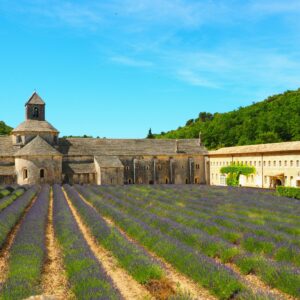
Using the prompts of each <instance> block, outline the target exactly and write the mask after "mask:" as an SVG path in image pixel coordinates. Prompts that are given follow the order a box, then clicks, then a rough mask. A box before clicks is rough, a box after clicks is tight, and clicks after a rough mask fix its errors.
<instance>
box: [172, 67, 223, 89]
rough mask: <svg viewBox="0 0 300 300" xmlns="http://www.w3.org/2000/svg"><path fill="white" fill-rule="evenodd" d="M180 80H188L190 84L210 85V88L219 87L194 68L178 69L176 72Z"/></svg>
mask: <svg viewBox="0 0 300 300" xmlns="http://www.w3.org/2000/svg"><path fill="white" fill-rule="evenodd" d="M175 75H176V77H177V78H178V79H179V80H182V81H184V82H187V83H188V84H190V85H194V86H200V87H208V88H218V85H217V84H216V83H214V82H212V81H210V80H208V79H206V78H204V77H202V76H201V75H199V74H196V73H195V72H194V71H192V70H178V71H177V74H175Z"/></svg>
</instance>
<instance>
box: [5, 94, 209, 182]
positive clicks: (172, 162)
mask: <svg viewBox="0 0 300 300" xmlns="http://www.w3.org/2000/svg"><path fill="white" fill-rule="evenodd" d="M25 110H26V113H25V116H26V120H25V121H24V122H23V123H21V124H20V125H19V126H18V127H17V128H15V129H14V130H13V131H12V134H11V136H2V137H0V184H11V183H18V184H21V185H24V184H34V183H50V184H52V183H70V184H74V183H93V184H134V183H135V184H189V183H193V184H194V183H195V184H200V183H202V184H204V183H205V182H206V177H205V167H204V164H205V162H204V160H205V155H207V151H206V149H205V148H204V147H203V146H202V145H201V141H200V140H199V139H188V140H152V139H93V138H59V132H58V130H57V129H55V128H54V127H53V126H52V125H51V124H50V123H49V122H47V121H46V119H45V112H46V110H45V103H44V101H43V100H42V99H41V98H40V97H39V95H38V94H37V93H34V94H33V95H32V96H31V98H30V99H29V100H28V102H27V103H26V104H25Z"/></svg>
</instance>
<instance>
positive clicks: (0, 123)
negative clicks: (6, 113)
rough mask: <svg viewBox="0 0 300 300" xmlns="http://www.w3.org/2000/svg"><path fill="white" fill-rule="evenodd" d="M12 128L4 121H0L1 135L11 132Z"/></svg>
mask: <svg viewBox="0 0 300 300" xmlns="http://www.w3.org/2000/svg"><path fill="white" fill-rule="evenodd" d="M11 131H12V128H11V127H9V126H7V125H6V124H5V123H4V122H3V121H0V135H7V134H10V133H11Z"/></svg>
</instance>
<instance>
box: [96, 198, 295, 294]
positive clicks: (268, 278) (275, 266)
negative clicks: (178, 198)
mask: <svg viewBox="0 0 300 300" xmlns="http://www.w3.org/2000/svg"><path fill="white" fill-rule="evenodd" d="M103 201H104V202H105V203H107V204H108V205H111V206H112V207H114V208H115V209H121V210H122V212H123V213H124V214H127V215H128V217H129V218H130V217H132V216H135V217H136V218H137V219H138V220H139V221H143V222H146V224H147V225H148V226H150V227H151V228H154V229H156V230H162V231H164V233H165V234H166V235H167V236H169V237H170V236H171V237H172V238H175V239H177V240H179V241H180V242H182V243H185V244H187V245H189V246H190V247H191V249H193V251H194V252H196V253H197V252H198V251H199V250H200V251H201V252H203V251H205V252H204V253H206V254H207V255H211V256H214V255H215V254H216V253H218V251H220V252H219V253H222V254H219V255H221V257H222V258H223V259H224V260H225V259H228V258H231V259H232V260H233V261H234V262H235V264H236V265H238V266H239V267H240V268H241V270H243V269H246V267H245V265H247V264H250V265H251V267H249V269H248V272H252V271H254V270H255V271H256V274H257V275H258V276H259V277H260V278H261V279H262V280H263V281H265V282H266V283H268V284H270V285H271V286H276V287H277V288H279V289H282V290H283V291H285V292H287V293H289V294H291V295H297V294H298V290H297V288H296V287H297V286H300V275H299V273H298V271H295V272H294V270H293V269H290V268H289V266H287V265H286V264H282V263H275V262H272V261H269V260H267V259H264V258H263V257H260V256H259V257H258V258H259V260H257V259H256V258H255V256H253V255H250V254H249V253H243V252H240V251H237V252H235V251H234V250H237V249H235V248H229V249H226V248H225V249H224V248H221V249H220V246H219V245H220V244H219V243H218V241H217V240H216V241H215V242H213V240H214V239H211V240H208V239H205V240H202V238H203V235H202V236H200V235H199V233H198V234H197V233H196V232H195V231H193V230H187V229H184V226H182V227H180V228H179V227H178V225H176V224H173V227H172V223H170V222H166V221H165V220H164V219H163V220H160V219H159V218H155V216H152V218H151V217H149V215H148V214H147V213H146V212H145V213H143V215H139V214H138V213H135V212H134V206H131V207H130V204H128V203H127V202H126V201H124V203H122V200H120V199H116V197H113V198H112V197H111V198H109V199H107V198H103V197H102V198H101V203H102V202H103ZM96 202H100V201H99V199H98V200H96ZM129 207H130V208H129ZM126 208H127V209H128V210H126ZM135 209H136V210H139V209H138V208H137V207H136V208H135ZM197 237H198V239H197ZM207 241H208V242H207ZM257 261H259V262H260V263H257ZM260 265H267V266H268V268H264V269H262V268H260ZM266 270H267V271H268V272H266Z"/></svg>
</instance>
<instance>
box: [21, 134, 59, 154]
mask: <svg viewBox="0 0 300 300" xmlns="http://www.w3.org/2000/svg"><path fill="white" fill-rule="evenodd" d="M51 155H61V153H59V152H58V151H57V150H56V149H54V148H53V147H52V146H50V145H49V144H48V143H47V142H46V141H45V140H43V139H42V138H41V137H40V136H39V135H38V136H36V137H35V138H34V139H33V140H32V141H31V142H30V143H28V144H27V145H25V146H24V147H23V148H21V149H20V150H19V151H17V152H16V153H15V156H51Z"/></svg>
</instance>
